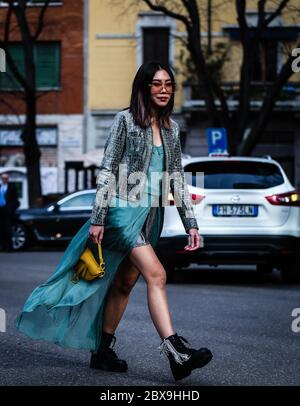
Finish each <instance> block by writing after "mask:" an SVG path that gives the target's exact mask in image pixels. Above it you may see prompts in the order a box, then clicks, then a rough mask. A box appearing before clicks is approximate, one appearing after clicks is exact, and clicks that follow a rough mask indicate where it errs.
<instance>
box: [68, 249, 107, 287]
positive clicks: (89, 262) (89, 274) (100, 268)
mask: <svg viewBox="0 0 300 406" xmlns="http://www.w3.org/2000/svg"><path fill="white" fill-rule="evenodd" d="M97 245H98V254H99V264H98V262H97V261H96V258H95V257H94V255H93V252H92V251H91V249H90V248H85V250H84V251H83V253H82V255H81V257H80V258H79V261H78V262H77V264H76V265H75V273H74V275H73V277H72V279H71V281H72V282H73V283H77V282H79V280H80V278H81V279H84V280H86V281H92V280H94V279H96V278H102V277H103V276H104V275H105V262H104V259H103V254H102V247H101V244H97Z"/></svg>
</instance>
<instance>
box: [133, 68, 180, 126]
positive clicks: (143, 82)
mask: <svg viewBox="0 0 300 406" xmlns="http://www.w3.org/2000/svg"><path fill="white" fill-rule="evenodd" d="M161 69H164V70H165V71H167V72H168V74H169V75H170V78H171V80H172V82H173V84H174V87H173V91H174V90H175V79H174V75H173V72H172V70H171V68H170V67H169V66H168V65H165V64H163V63H161V62H159V61H150V62H146V63H144V64H143V65H141V66H140V67H139V69H138V71H137V73H136V75H135V78H134V80H133V83H132V92H131V98H130V107H129V111H130V112H131V113H132V115H133V120H134V122H135V124H137V125H139V126H140V127H142V128H146V127H148V126H150V125H151V94H150V86H149V85H148V84H149V83H151V82H152V79H153V77H154V75H155V73H156V72H157V71H158V70H161ZM173 108H174V93H172V95H171V98H170V100H169V102H168V104H167V105H166V106H165V107H160V108H158V109H157V120H158V124H159V126H164V127H166V128H168V129H169V128H170V115H171V113H172V111H173Z"/></svg>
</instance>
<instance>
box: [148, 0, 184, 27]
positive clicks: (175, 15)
mask: <svg viewBox="0 0 300 406" xmlns="http://www.w3.org/2000/svg"><path fill="white" fill-rule="evenodd" d="M143 1H144V2H145V3H146V4H147V5H148V7H149V8H150V9H151V10H154V11H162V12H163V13H165V14H166V15H168V16H170V17H172V18H175V19H176V20H180V21H182V22H183V23H184V25H185V26H186V27H189V26H190V22H189V20H188V18H187V17H186V16H184V15H182V14H178V13H175V12H174V11H171V10H169V9H167V8H166V7H164V6H161V5H159V6H156V5H155V4H153V3H152V2H151V1H150V0H143Z"/></svg>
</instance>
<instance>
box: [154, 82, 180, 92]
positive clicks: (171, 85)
mask: <svg viewBox="0 0 300 406" xmlns="http://www.w3.org/2000/svg"><path fill="white" fill-rule="evenodd" d="M148 86H151V88H152V89H153V93H160V92H161V91H162V89H163V87H164V88H165V89H166V92H167V93H175V87H176V83H175V82H167V83H166V82H164V83H162V82H161V81H159V80H154V81H153V82H152V83H148Z"/></svg>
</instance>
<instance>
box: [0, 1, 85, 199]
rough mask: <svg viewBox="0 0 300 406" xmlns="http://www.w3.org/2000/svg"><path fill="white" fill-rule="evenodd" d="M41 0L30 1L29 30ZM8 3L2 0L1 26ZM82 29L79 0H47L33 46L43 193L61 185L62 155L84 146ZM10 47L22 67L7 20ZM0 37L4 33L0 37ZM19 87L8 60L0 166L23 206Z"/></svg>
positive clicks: (1, 95) (0, 103)
mask: <svg viewBox="0 0 300 406" xmlns="http://www.w3.org/2000/svg"><path fill="white" fill-rule="evenodd" d="M42 6H43V1H38V2H37V1H32V2H30V3H28V5H27V7H28V10H27V13H28V14H27V15H28V20H29V21H30V28H31V29H32V32H34V30H35V29H36V27H37V21H38V18H39V15H40V12H41V9H42ZM7 11H8V8H7V4H6V3H5V2H1V3H0V21H1V22H2V23H1V27H0V28H1V32H2V33H3V30H4V22H5V17H6V15H7ZM83 31H84V6H83V1H82V0H76V1H72V0H63V1H50V4H49V6H48V9H47V11H46V13H45V24H44V28H43V30H42V32H41V34H40V36H39V37H38V41H37V44H36V46H35V49H34V51H35V52H34V58H35V65H36V72H37V75H36V76H37V77H36V81H37V117H36V121H37V140H38V144H39V147H40V151H41V176H42V193H43V195H47V194H50V193H57V192H63V191H64V166H65V161H67V160H70V159H73V158H74V156H77V155H80V154H81V153H82V148H83V118H84V115H83V69H84V63H83V62H84V61H83V40H84V36H83ZM10 32H11V33H10V42H9V50H10V53H11V54H12V57H13V59H14V61H15V62H16V64H17V66H18V68H19V69H20V71H21V72H23V71H24V54H23V50H22V43H21V38H20V35H19V29H18V28H17V27H16V22H15V21H14V20H13V21H12V22H11V26H10ZM0 41H3V38H1V37H0ZM23 95H24V93H23V91H22V89H21V88H20V85H19V84H18V82H17V81H16V80H15V79H14V77H13V75H12V72H11V71H10V69H9V66H8V65H7V66H6V72H5V73H3V72H2V73H0V155H1V158H0V172H4V171H5V172H9V173H11V177H12V178H13V179H14V180H15V181H16V182H17V183H18V185H19V189H20V190H21V202H22V207H26V206H27V187H26V182H27V180H26V168H25V159H24V154H23V147H22V144H23V143H22V140H21V138H20V135H21V128H22V125H23V123H24V119H25V116H24V113H25V107H26V106H25V103H24V100H23Z"/></svg>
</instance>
